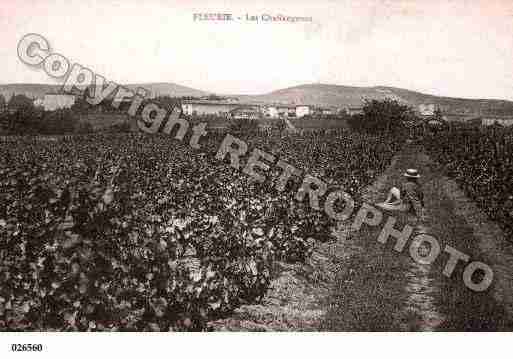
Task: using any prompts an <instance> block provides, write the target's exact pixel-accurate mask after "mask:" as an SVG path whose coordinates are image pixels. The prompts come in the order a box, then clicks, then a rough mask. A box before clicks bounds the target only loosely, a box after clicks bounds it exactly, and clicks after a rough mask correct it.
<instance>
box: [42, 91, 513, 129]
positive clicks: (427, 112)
mask: <svg viewBox="0 0 513 359" xmlns="http://www.w3.org/2000/svg"><path fill="white" fill-rule="evenodd" d="M33 101H34V105H35V107H37V108H41V109H43V110H45V111H55V110H58V109H66V108H71V107H72V106H73V105H74V104H75V102H76V101H77V96H76V95H71V94H62V93H47V94H45V95H44V97H42V98H36V99H34V100H33ZM181 106H182V112H183V114H185V115H187V116H220V117H225V118H232V119H261V118H268V119H273V118H275V119H293V118H296V119H300V118H304V117H314V118H315V117H326V116H341V115H356V114H360V113H362V110H363V108H362V107H351V106H345V107H322V106H314V105H310V104H284V103H250V102H247V103H245V102H241V101H239V100H238V99H237V98H232V97H219V96H213V95H210V96H205V97H200V98H194V99H191V98H185V99H183V100H182V101H181ZM414 111H415V112H416V114H417V116H418V117H419V118H421V119H424V120H426V121H428V122H431V123H433V124H436V123H437V122H471V123H473V124H481V125H484V126H490V125H494V124H500V125H502V126H511V125H513V116H490V115H476V114H472V113H465V112H464V111H462V112H460V113H451V112H449V111H444V108H443V107H442V106H439V105H437V104H436V103H426V104H419V105H417V106H415V107H414Z"/></svg>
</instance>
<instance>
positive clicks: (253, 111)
mask: <svg viewBox="0 0 513 359" xmlns="http://www.w3.org/2000/svg"><path fill="white" fill-rule="evenodd" d="M229 117H230V118H233V119H244V120H256V119H259V118H261V117H262V111H261V109H260V107H259V106H252V105H244V106H240V107H237V108H235V109H233V110H231V111H230V114H229Z"/></svg>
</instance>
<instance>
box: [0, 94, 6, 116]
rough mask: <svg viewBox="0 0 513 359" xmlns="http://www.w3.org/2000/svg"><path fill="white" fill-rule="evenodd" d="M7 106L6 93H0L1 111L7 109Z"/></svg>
mask: <svg viewBox="0 0 513 359" xmlns="http://www.w3.org/2000/svg"><path fill="white" fill-rule="evenodd" d="M5 106H7V101H5V97H4V95H2V94H1V93H0V112H2V111H3V110H4V109H5Z"/></svg>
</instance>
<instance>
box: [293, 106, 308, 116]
mask: <svg viewBox="0 0 513 359" xmlns="http://www.w3.org/2000/svg"><path fill="white" fill-rule="evenodd" d="M306 115H310V106H306V105H300V106H296V117H297V118H300V117H303V116H306Z"/></svg>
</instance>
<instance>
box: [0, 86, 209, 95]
mask: <svg viewBox="0 0 513 359" xmlns="http://www.w3.org/2000/svg"><path fill="white" fill-rule="evenodd" d="M125 86H127V87H128V88H130V89H132V90H135V89H136V88H138V87H144V88H145V89H147V90H149V91H150V92H151V94H152V97H153V96H159V95H169V96H174V97H182V96H197V97H199V96H206V95H209V93H208V92H205V91H200V90H196V89H193V88H190V87H186V86H182V85H177V84H174V83H164V82H162V83H160V82H159V83H143V84H128V85H125ZM61 87H62V86H61V85H46V84H7V85H0V93H1V94H2V95H4V97H5V98H6V99H9V98H11V96H12V94H13V93H14V94H24V95H26V96H28V97H30V98H42V97H44V95H45V94H46V93H49V92H57V91H59V90H60V88H61Z"/></svg>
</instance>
